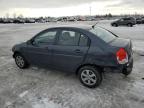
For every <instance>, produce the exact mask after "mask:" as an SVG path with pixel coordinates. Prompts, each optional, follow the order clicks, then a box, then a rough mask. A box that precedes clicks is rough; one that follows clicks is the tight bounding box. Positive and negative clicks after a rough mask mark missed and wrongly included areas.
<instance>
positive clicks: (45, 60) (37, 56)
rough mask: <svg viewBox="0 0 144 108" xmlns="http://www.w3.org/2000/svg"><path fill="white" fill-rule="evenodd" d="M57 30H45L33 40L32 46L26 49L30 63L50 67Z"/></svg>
mask: <svg viewBox="0 0 144 108" xmlns="http://www.w3.org/2000/svg"><path fill="white" fill-rule="evenodd" d="M57 33H58V31H57V30H54V29H52V30H45V31H43V32H41V33H39V34H38V35H37V36H35V37H34V38H33V39H32V42H31V44H28V45H27V48H25V51H24V52H25V55H26V57H27V60H29V62H30V63H32V64H36V65H41V66H50V65H51V60H52V59H51V57H52V49H51V48H52V46H53V44H54V43H55V40H56V35H57Z"/></svg>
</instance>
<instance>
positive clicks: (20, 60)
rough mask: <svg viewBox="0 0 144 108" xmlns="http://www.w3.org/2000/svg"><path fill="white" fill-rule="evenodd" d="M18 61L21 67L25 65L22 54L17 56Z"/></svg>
mask: <svg viewBox="0 0 144 108" xmlns="http://www.w3.org/2000/svg"><path fill="white" fill-rule="evenodd" d="M16 63H17V65H18V66H19V67H23V66H24V59H23V57H21V56H17V57H16Z"/></svg>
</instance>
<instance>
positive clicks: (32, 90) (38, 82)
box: [0, 21, 144, 108]
mask: <svg viewBox="0 0 144 108" xmlns="http://www.w3.org/2000/svg"><path fill="white" fill-rule="evenodd" d="M78 23H79V22H78ZM84 23H86V24H94V23H95V22H84ZM60 24H61V23H60ZM62 24H69V23H62ZM109 24H110V21H101V22H99V24H98V25H99V26H102V27H105V28H107V29H109V30H112V31H113V32H114V33H116V34H118V35H119V36H120V37H123V38H130V39H132V41H133V44H134V68H133V72H132V74H131V75H130V76H128V77H124V76H123V75H122V74H120V73H113V72H105V73H104V80H103V82H102V84H101V86H99V87H98V88H95V89H89V88H86V87H84V86H83V85H82V84H81V83H80V82H79V80H78V78H77V77H76V76H75V75H74V74H70V73H66V72H59V71H54V70H53V71H52V70H48V69H43V68H38V67H30V68H29V69H25V70H21V69H19V68H18V67H17V66H16V65H15V62H14V60H13V58H12V52H11V48H12V46H13V45H14V44H16V43H20V42H23V41H26V40H28V39H30V38H31V37H33V36H34V35H35V34H36V33H38V32H39V31H41V30H43V29H45V28H47V27H50V26H53V25H58V23H47V24H0V28H1V29H0V108H144V80H143V79H142V78H144V71H143V70H144V56H143V54H144V53H143V52H144V51H143V50H144V35H143V34H144V25H136V26H134V27H132V28H130V27H110V25H109Z"/></svg>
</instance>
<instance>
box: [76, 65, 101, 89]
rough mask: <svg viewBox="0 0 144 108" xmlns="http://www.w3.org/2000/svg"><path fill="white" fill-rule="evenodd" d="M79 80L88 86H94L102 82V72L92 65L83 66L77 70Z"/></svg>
mask: <svg viewBox="0 0 144 108" xmlns="http://www.w3.org/2000/svg"><path fill="white" fill-rule="evenodd" d="M78 76H79V80H80V81H81V83H82V84H83V85H84V86H86V87H89V88H95V87H97V86H99V85H100V84H101V82H102V74H101V73H100V71H99V70H98V69H96V68H95V67H93V66H84V67H82V68H81V69H80V70H79V73H78Z"/></svg>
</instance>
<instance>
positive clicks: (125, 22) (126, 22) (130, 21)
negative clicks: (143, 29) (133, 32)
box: [111, 17, 136, 27]
mask: <svg viewBox="0 0 144 108" xmlns="http://www.w3.org/2000/svg"><path fill="white" fill-rule="evenodd" d="M135 24H136V19H135V18H133V17H127V18H121V19H119V20H117V21H114V22H112V23H111V25H112V26H114V27H118V26H128V27H132V26H133V25H135Z"/></svg>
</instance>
